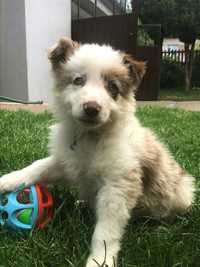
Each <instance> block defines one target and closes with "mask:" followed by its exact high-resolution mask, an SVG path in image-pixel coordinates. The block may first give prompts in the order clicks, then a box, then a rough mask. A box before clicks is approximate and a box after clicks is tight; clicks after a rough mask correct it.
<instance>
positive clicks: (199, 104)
mask: <svg viewBox="0 0 200 267" xmlns="http://www.w3.org/2000/svg"><path fill="white" fill-rule="evenodd" d="M137 105H138V106H160V107H167V108H183V109H185V110H190V111H200V101H164V100H163V101H137Z"/></svg>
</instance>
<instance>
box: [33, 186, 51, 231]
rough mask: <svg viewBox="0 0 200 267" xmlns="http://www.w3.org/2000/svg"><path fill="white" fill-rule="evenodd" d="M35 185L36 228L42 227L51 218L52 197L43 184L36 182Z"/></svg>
mask: <svg viewBox="0 0 200 267" xmlns="http://www.w3.org/2000/svg"><path fill="white" fill-rule="evenodd" d="M35 187H36V192H37V197H38V218H37V221H36V227H37V228H38V229H43V228H44V227H45V225H46V224H47V223H48V222H49V221H50V220H51V219H52V218H53V198H52V195H51V194H50V192H49V191H48V190H47V188H46V187H45V186H43V185H41V184H36V185H35Z"/></svg>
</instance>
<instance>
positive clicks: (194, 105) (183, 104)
mask: <svg viewBox="0 0 200 267" xmlns="http://www.w3.org/2000/svg"><path fill="white" fill-rule="evenodd" d="M137 105H138V106H161V107H168V108H183V109H185V110H190V111H200V101H137ZM0 109H7V110H14V111H16V110H19V109H25V110H31V111H33V112H36V113H38V112H43V111H45V110H49V111H51V107H50V106H49V105H48V104H46V103H44V104H41V105H40V104H35V105H33V104H27V105H25V104H16V103H7V102H0Z"/></svg>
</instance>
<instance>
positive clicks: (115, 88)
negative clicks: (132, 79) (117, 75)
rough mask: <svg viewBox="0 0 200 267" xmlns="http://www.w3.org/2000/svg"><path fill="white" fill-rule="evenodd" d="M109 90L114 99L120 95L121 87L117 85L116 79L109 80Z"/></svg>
mask: <svg viewBox="0 0 200 267" xmlns="http://www.w3.org/2000/svg"><path fill="white" fill-rule="evenodd" d="M108 91H109V93H110V94H111V96H112V98H113V99H117V96H118V95H119V87H118V86H117V84H116V83H115V81H113V80H110V81H108Z"/></svg>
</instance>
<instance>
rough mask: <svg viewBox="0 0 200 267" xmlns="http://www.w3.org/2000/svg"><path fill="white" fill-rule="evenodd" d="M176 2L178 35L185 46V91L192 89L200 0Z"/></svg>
mask: <svg viewBox="0 0 200 267" xmlns="http://www.w3.org/2000/svg"><path fill="white" fill-rule="evenodd" d="M175 1H176V10H175V11H176V24H175V27H176V35H177V37H178V38H179V39H180V41H182V42H183V43H184V46H185V90H186V91H189V90H190V88H191V78H192V67H193V62H194V49H195V42H196V40H197V39H198V38H200V0H175Z"/></svg>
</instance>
